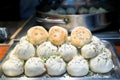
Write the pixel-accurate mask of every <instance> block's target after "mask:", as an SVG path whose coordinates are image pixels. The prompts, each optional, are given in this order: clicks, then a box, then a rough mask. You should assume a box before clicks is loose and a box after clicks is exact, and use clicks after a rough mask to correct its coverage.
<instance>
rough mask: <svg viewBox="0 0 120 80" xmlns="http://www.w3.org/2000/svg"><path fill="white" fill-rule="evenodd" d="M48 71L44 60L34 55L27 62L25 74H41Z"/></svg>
mask: <svg viewBox="0 0 120 80" xmlns="http://www.w3.org/2000/svg"><path fill="white" fill-rule="evenodd" d="M45 71H46V68H45V65H44V63H43V61H42V60H41V59H40V58H39V57H32V58H30V59H28V60H27V61H26V63H25V75H27V76H30V77H32V76H39V75H42V74H43V73H44V72H45Z"/></svg>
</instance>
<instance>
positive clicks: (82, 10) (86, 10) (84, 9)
mask: <svg viewBox="0 0 120 80" xmlns="http://www.w3.org/2000/svg"><path fill="white" fill-rule="evenodd" d="M88 11H89V10H88V9H87V8H85V7H81V8H79V9H78V13H79V14H87V13H88Z"/></svg>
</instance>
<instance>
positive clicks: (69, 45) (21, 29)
mask: <svg viewBox="0 0 120 80" xmlns="http://www.w3.org/2000/svg"><path fill="white" fill-rule="evenodd" d="M38 15H39V14H38V13H37V14H36V15H33V16H32V17H30V18H29V19H28V20H26V21H25V22H18V23H20V24H17V25H16V24H15V23H11V24H12V25H15V26H18V27H16V29H15V30H14V32H12V31H11V32H12V35H11V36H10V40H9V41H8V42H5V44H1V45H0V46H2V47H1V48H4V49H0V50H1V51H2V54H5V55H4V56H2V58H1V63H0V68H1V69H0V70H1V72H0V76H1V79H8V80H16V79H18V80H21V79H24V80H26V79H28V80H29V79H33V80H39V79H42V80H47V79H48V80H50V79H51V80H58V79H63V80H64V79H65V80H70V79H71V80H77V79H78V80H79V79H81V80H84V79H85V80H89V79H119V78H120V73H119V72H120V71H119V70H120V64H119V63H120V44H119V43H120V42H119V41H120V33H119V30H118V28H114V27H111V28H109V29H108V27H106V28H104V29H101V30H98V31H92V30H90V28H89V27H78V26H79V25H77V26H75V25H74V26H75V27H73V28H72V29H71V30H70V31H69V29H66V28H64V26H63V27H59V26H60V25H56V24H55V25H53V26H51V25H48V24H47V23H46V22H44V21H45V19H42V20H43V21H40V19H41V18H40V19H39V20H38ZM39 16H40V15H39ZM43 16H46V15H44V14H43ZM50 16H51V15H50ZM48 17H49V16H48ZM47 19H48V18H47ZM50 20H51V19H50ZM58 21H59V20H58ZM51 22H52V21H50V24H51ZM55 22H57V21H56V20H55ZM42 23H44V24H47V26H44V25H43V24H42ZM42 26H43V27H42ZM46 27H48V28H49V29H48V28H46ZM9 30H10V29H9ZM11 30H13V29H11ZM41 36H42V37H41ZM79 41H80V42H79ZM6 45H8V47H4V46H6ZM96 52H97V53H96ZM76 55H77V56H76ZM16 57H17V58H16ZM96 61H97V62H96ZM94 64H95V65H94ZM106 64H107V65H106ZM8 66H9V67H8Z"/></svg>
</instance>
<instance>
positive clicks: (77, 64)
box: [67, 56, 89, 76]
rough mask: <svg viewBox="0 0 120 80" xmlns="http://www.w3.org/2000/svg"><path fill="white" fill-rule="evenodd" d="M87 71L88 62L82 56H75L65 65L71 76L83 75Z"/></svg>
mask: <svg viewBox="0 0 120 80" xmlns="http://www.w3.org/2000/svg"><path fill="white" fill-rule="evenodd" d="M88 71H89V66H88V62H87V60H85V59H84V58H83V57H82V56H75V57H74V58H73V59H72V60H71V61H70V62H69V63H68V65H67V72H68V74H69V75H71V76H85V75H87V74H88Z"/></svg>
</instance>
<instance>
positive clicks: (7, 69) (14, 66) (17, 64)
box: [2, 57, 24, 76]
mask: <svg viewBox="0 0 120 80" xmlns="http://www.w3.org/2000/svg"><path fill="white" fill-rule="evenodd" d="M23 65H24V61H21V60H20V59H18V58H16V57H14V58H11V59H8V60H7V61H5V62H4V63H3V65H2V70H3V72H4V74H5V75H7V76H19V75H21V74H22V73H23V71H24V68H23Z"/></svg>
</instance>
